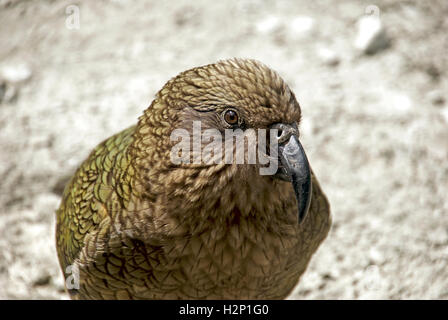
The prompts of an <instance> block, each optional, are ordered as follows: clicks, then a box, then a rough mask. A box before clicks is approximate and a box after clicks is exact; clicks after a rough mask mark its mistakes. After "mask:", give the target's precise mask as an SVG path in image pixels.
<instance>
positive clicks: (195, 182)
mask: <svg viewBox="0 0 448 320" xmlns="http://www.w3.org/2000/svg"><path fill="white" fill-rule="evenodd" d="M229 106H231V107H232V108H235V110H238V112H239V115H240V117H241V118H242V119H244V128H257V129H260V128H269V126H270V125H271V124H273V123H276V122H285V123H292V122H294V123H299V122H300V117H301V110H300V106H299V104H298V103H297V101H296V98H295V96H294V94H293V93H292V91H291V90H290V88H289V87H288V86H287V85H286V83H285V82H284V81H283V80H282V79H281V78H280V76H279V75H278V74H277V73H275V72H274V71H272V70H271V69H269V68H268V67H266V66H265V65H263V64H261V63H259V62H257V61H254V60H246V59H232V60H225V61H220V62H218V63H216V64H211V65H207V66H203V67H198V68H194V69H191V70H188V71H186V72H183V73H181V74H180V75H178V76H177V77H175V78H173V79H172V80H170V81H168V83H167V84H166V85H165V86H164V87H163V88H162V89H161V90H160V91H159V92H158V94H157V95H156V98H155V99H154V101H153V102H152V104H151V106H150V107H149V108H148V109H146V110H145V111H144V113H143V115H142V116H141V117H140V118H139V122H138V124H137V125H136V126H133V127H131V128H128V129H126V130H124V131H122V132H120V133H118V134H116V135H114V136H112V137H111V138H109V139H107V140H106V141H104V142H103V143H101V144H100V145H99V146H98V147H96V148H95V150H93V151H92V153H91V154H90V155H89V157H88V158H87V159H86V160H85V161H84V162H83V163H82V165H81V166H80V168H79V169H78V170H77V172H76V174H75V175H74V176H73V178H72V179H71V181H70V182H69V183H68V185H67V186H66V188H65V191H64V195H63V199H62V202H61V206H60V208H59V210H58V211H57V227H56V240H57V250H58V257H59V261H60V264H61V267H62V270H63V273H65V271H66V268H67V267H68V266H76V268H77V269H78V270H79V284H80V286H79V288H78V289H73V290H69V293H70V295H71V297H72V298H78V299H282V298H285V297H286V296H287V295H288V294H289V293H290V292H291V290H292V289H293V288H294V286H295V285H296V284H297V282H298V280H299V278H300V276H301V275H302V273H303V272H304V271H305V269H306V267H307V265H308V263H309V261H310V259H311V256H312V255H313V253H314V252H315V251H316V250H317V248H318V246H319V245H320V244H321V242H322V241H323V240H324V239H325V237H326V235H327V233H328V231H329V228H330V225H331V216H330V210H329V204H328V201H327V199H326V197H325V195H324V193H323V192H322V190H321V188H320V186H319V183H318V181H317V179H316V178H315V176H314V174H313V175H312V182H313V188H312V200H311V204H310V208H309V212H308V215H307V217H306V218H305V220H304V221H303V223H301V224H298V223H297V203H296V199H295V196H294V191H293V188H292V186H291V184H290V183H288V182H286V181H281V180H276V179H273V178H272V177H269V176H261V175H259V174H258V171H257V170H256V169H257V168H258V167H257V166H256V165H236V164H223V163H220V164H207V165H205V164H181V165H174V164H173V163H172V161H170V150H171V149H172V147H173V141H171V140H170V135H171V133H172V131H173V130H174V129H175V128H186V129H187V130H191V128H190V127H191V126H190V125H191V123H192V121H195V120H199V121H201V123H202V125H203V127H204V129H207V128H215V129H218V130H220V131H223V130H224V129H227V127H226V124H225V123H223V122H222V121H221V120H222V119H221V118H220V114H221V113H222V111H223V110H226V108H228V107H229ZM64 275H65V276H67V274H64Z"/></svg>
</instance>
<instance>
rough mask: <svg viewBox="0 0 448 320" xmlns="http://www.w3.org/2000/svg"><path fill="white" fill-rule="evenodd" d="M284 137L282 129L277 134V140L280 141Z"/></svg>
mask: <svg viewBox="0 0 448 320" xmlns="http://www.w3.org/2000/svg"><path fill="white" fill-rule="evenodd" d="M282 135H283V130H282V129H279V130H278V132H277V138H279V139H280V137H281V136H282Z"/></svg>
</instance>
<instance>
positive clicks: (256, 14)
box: [0, 0, 448, 299]
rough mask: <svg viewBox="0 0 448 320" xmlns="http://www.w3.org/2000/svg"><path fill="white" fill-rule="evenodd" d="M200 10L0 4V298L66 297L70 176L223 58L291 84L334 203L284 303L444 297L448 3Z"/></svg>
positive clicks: (447, 278)
mask: <svg viewBox="0 0 448 320" xmlns="http://www.w3.org/2000/svg"><path fill="white" fill-rule="evenodd" d="M192 3H193V2H191V1H186V0H185V1H184V0H182V1H177V2H166V3H165V2H163V3H162V2H156V1H139V2H137V1H135V2H131V1H118V0H116V1H107V2H106V1H74V2H73V3H71V2H68V1H48V0H45V1H44V0H42V1H24V0H22V1H19V0H17V1H13V0H6V1H5V0H0V21H1V24H0V299H67V296H66V294H65V293H64V289H63V279H62V275H61V273H60V271H59V266H58V262H57V257H56V250H55V245H54V225H55V217H54V212H55V209H56V208H57V207H58V205H59V201H60V197H61V193H62V188H63V186H64V184H65V183H66V182H67V179H68V178H69V176H70V175H71V174H73V172H74V170H75V169H76V167H77V166H78V165H79V164H80V162H81V161H82V160H83V159H84V158H85V157H86V156H87V154H88V153H89V151H90V150H91V149H92V148H93V147H94V146H95V145H97V144H98V143H99V142H101V141H102V140H103V139H105V138H107V137H108V136H110V135H112V134H113V133H115V132H117V131H119V130H121V129H124V128H126V127H127V126H129V125H131V124H133V123H135V122H136V121H137V117H138V116H139V115H140V114H141V113H142V111H143V110H144V109H145V108H146V107H147V106H148V105H149V103H150V102H151V100H152V98H153V96H154V94H155V93H156V92H157V90H159V89H160V88H161V86H162V85H163V84H164V83H165V82H166V81H167V80H168V79H170V78H171V77H172V76H174V75H176V74H177V73H178V72H180V71H183V70H185V69H188V68H191V67H194V66H198V65H202V64H207V63H211V62H214V61H216V60H218V59H222V58H230V57H249V58H255V59H258V60H260V61H262V62H264V63H266V64H267V65H269V66H271V67H272V68H273V69H275V70H277V71H278V72H279V73H280V74H281V75H282V76H283V78H284V79H285V80H286V81H287V82H288V83H289V84H290V86H291V87H292V88H293V90H294V91H295V93H296V96H297V97H298V99H299V102H300V103H301V105H302V109H303V124H302V140H303V143H304V146H305V149H306V150H307V153H308V156H309V158H310V162H311V164H312V166H313V169H314V171H315V172H316V174H317V176H318V178H319V180H320V182H321V185H322V187H323V188H324V190H325V191H326V193H327V195H328V197H329V200H330V203H331V206H332V212H333V216H334V225H333V228H332V230H331V232H330V234H329V237H328V238H327V240H326V241H325V242H324V244H323V245H322V246H321V247H320V249H319V250H318V252H317V254H316V255H315V256H314V258H313V259H312V262H311V264H310V266H309V269H308V270H307V272H306V273H305V275H304V276H303V278H302V280H301V282H300V284H299V285H298V286H297V287H296V289H295V291H294V292H293V294H292V295H291V297H290V298H291V299H447V298H448V246H447V245H448V216H447V215H448V201H447V200H446V197H447V194H448V165H447V159H448V103H447V101H446V99H447V98H448V97H447V92H448V90H447V89H448V78H447V74H446V72H447V70H448V69H447V66H448V54H447V52H448V37H447V31H448V19H447V17H448V3H447V2H446V1H443V0H442V1H427V2H423V1H392V0H390V1H375V2H369V1H354V0H353V1H348V0H341V1H323V0H321V1H312V2H311V1H294V2H292V1H291V2H288V1H281V2H279V1H244V2H243V1H241V2H240V1H223V2H222V3H218V2H216V1H213V2H212V1H195V2H194V4H192ZM70 5H72V6H70ZM77 13H79V21H78V19H76V14H77ZM369 13H370V16H369V17H368V19H370V18H372V19H373V18H375V19H376V20H375V21H376V23H377V24H376V25H375V24H373V26H372V24H370V27H369V23H368V22H366V23H367V24H366V23H364V26H366V25H367V27H368V28H367V31H366V30H364V29H363V27H362V24H363V23H362V21H364V22H365V21H366V17H367V14H369ZM78 22H79V24H78ZM378 22H380V23H381V28H380V29H379V32H377V33H375V28H374V27H375V26H377V25H378ZM77 27H79V28H77ZM369 28H370V29H369ZM363 30H364V31H363ZM369 30H370V31H369ZM377 31H378V30H377ZM369 32H370V33H369ZM375 34H376V38H374V39H373V40H372V38H369V36H372V35H375ZM369 41H370V42H369ZM363 43H364V46H363ZM366 44H367V45H370V47H366Z"/></svg>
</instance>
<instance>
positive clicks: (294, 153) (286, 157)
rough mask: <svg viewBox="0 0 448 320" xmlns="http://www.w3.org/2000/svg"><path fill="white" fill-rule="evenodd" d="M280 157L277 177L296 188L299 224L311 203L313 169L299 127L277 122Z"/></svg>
mask: <svg viewBox="0 0 448 320" xmlns="http://www.w3.org/2000/svg"><path fill="white" fill-rule="evenodd" d="M276 129H278V130H279V131H278V132H279V135H278V157H279V160H280V164H281V166H279V169H278V171H277V173H276V175H275V177H276V178H279V179H282V180H285V181H290V182H291V183H292V187H293V189H294V193H295V196H296V200H297V207H298V222H299V224H300V223H302V221H303V220H304V219H305V217H306V215H307V213H308V209H309V207H310V203H311V194H312V182H311V169H310V165H309V163H308V158H307V157H306V154H305V150H303V147H302V144H301V143H300V141H299V139H298V138H297V127H293V126H291V125H284V124H277V125H276Z"/></svg>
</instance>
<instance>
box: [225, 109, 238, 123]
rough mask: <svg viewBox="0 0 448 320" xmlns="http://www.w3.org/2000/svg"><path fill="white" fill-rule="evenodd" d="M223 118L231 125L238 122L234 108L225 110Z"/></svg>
mask: <svg viewBox="0 0 448 320" xmlns="http://www.w3.org/2000/svg"><path fill="white" fill-rule="evenodd" d="M224 120H225V121H226V122H227V123H228V124H231V125H235V124H237V123H238V114H237V113H236V111H234V110H226V111H225V112H224Z"/></svg>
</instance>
